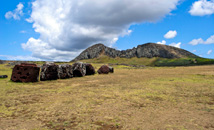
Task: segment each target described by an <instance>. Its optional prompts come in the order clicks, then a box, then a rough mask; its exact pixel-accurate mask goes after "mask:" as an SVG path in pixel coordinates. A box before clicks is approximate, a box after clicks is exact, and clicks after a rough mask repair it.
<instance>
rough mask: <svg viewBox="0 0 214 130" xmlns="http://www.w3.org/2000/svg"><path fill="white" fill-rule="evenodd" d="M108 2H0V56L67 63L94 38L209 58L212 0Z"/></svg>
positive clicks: (213, 45)
mask: <svg viewBox="0 0 214 130" xmlns="http://www.w3.org/2000/svg"><path fill="white" fill-rule="evenodd" d="M109 1H110V2H109ZM109 1H107V0H103V2H98V0H92V1H91V2H92V3H91V2H90V1H88V2H84V1H83V0H80V3H77V2H73V1H72V0H71V1H69V0H65V1H64V2H65V3H63V2H62V0H56V3H49V1H48V0H43V1H42V0H21V1H14V0H7V1H3V2H1V4H0V45H1V47H0V59H3V60H55V61H60V60H62V61H69V60H72V59H73V58H74V57H76V56H77V55H78V54H79V53H80V52H81V51H82V50H84V49H85V48H87V47H88V46H91V45H93V44H96V43H98V42H102V43H104V44H105V45H107V46H112V47H115V48H117V49H120V50H124V49H130V48H133V47H136V46H137V45H139V44H144V43H148V42H153V43H158V42H159V43H160V42H162V41H163V42H162V43H163V44H166V45H172V46H175V45H177V46H176V47H180V48H182V49H186V50H188V51H190V52H193V53H195V54H197V55H200V56H202V57H205V58H214V52H213V51H214V1H213V0H172V1H171V2H169V1H167V0H163V1H161V2H160V1H158V0H150V1H148V0H141V1H140V0H132V1H131V0H130V1H129V0H126V2H124V3H122V4H121V2H120V1H119V0H114V1H113V0H109ZM133 2H136V3H137V2H138V4H139V7H138V5H137V4H133ZM151 2H153V4H154V3H155V4H157V5H155V4H154V5H151V4H152V3H151ZM157 2H159V3H157ZM147 4H149V5H147ZM73 5H76V6H75V7H74V6H73ZM144 5H145V9H146V8H147V6H148V9H146V10H143V9H142V8H143V7H144ZM146 5H147V6H146ZM102 6H103V7H108V6H109V8H101V7H102ZM132 6H133V8H132ZM86 7H87V8H86ZM140 7H142V8H140ZM120 10H122V11H120ZM124 10H125V11H124ZM9 11H11V12H10V13H8V12H9ZM74 12H77V13H74ZM124 12H125V14H124ZM87 13H88V14H87ZM109 14H110V15H109ZM167 33H168V35H166V34H167Z"/></svg>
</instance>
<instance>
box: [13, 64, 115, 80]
mask: <svg viewBox="0 0 214 130" xmlns="http://www.w3.org/2000/svg"><path fill="white" fill-rule="evenodd" d="M97 72H98V73H99V74H108V73H113V72H114V69H113V68H112V67H110V66H106V65H103V66H101V67H100V68H99V70H98V71H97ZM39 73H40V80H41V81H46V80H56V79H66V78H72V77H83V76H85V75H94V74H95V69H94V67H93V66H92V65H91V64H86V63H82V62H77V63H74V64H73V65H69V64H61V65H56V64H53V63H50V64H43V65H42V66H41V72H40V67H38V66H37V65H36V64H28V63H22V64H21V65H16V66H15V67H14V68H13V72H12V76H11V80H12V81H14V82H38V81H39Z"/></svg>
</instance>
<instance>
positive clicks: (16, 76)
mask: <svg viewBox="0 0 214 130" xmlns="http://www.w3.org/2000/svg"><path fill="white" fill-rule="evenodd" d="M39 71H40V68H39V67H37V65H36V64H28V63H22V64H21V65H15V67H14V68H13V72H12V76H11V80H12V81H14V82H37V81H38V79H39Z"/></svg>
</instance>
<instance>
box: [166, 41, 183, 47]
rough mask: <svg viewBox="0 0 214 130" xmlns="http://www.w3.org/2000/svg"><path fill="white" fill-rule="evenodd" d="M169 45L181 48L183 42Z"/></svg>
mask: <svg viewBox="0 0 214 130" xmlns="http://www.w3.org/2000/svg"><path fill="white" fill-rule="evenodd" d="M169 45H170V46H173V47H177V48H181V42H179V43H171V44H169Z"/></svg>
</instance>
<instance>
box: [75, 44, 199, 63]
mask: <svg viewBox="0 0 214 130" xmlns="http://www.w3.org/2000/svg"><path fill="white" fill-rule="evenodd" d="M102 54H104V55H107V56H109V57H112V58H116V57H120V58H132V57H138V58H141V57H147V58H152V57H161V58H185V57H192V58H196V57H198V56H196V55H195V54H193V53H190V52H188V51H186V50H184V49H180V48H176V47H172V46H168V45H160V44H156V43H146V44H142V45H138V46H137V48H133V49H127V50H122V51H119V50H116V49H113V48H109V47H106V46H105V45H103V44H101V43H99V44H95V45H93V46H91V47H89V48H87V49H86V50H84V51H83V52H82V53H81V54H80V55H79V56H77V57H76V58H75V59H74V60H73V61H78V60H84V59H93V58H97V57H99V56H100V55H102Z"/></svg>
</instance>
